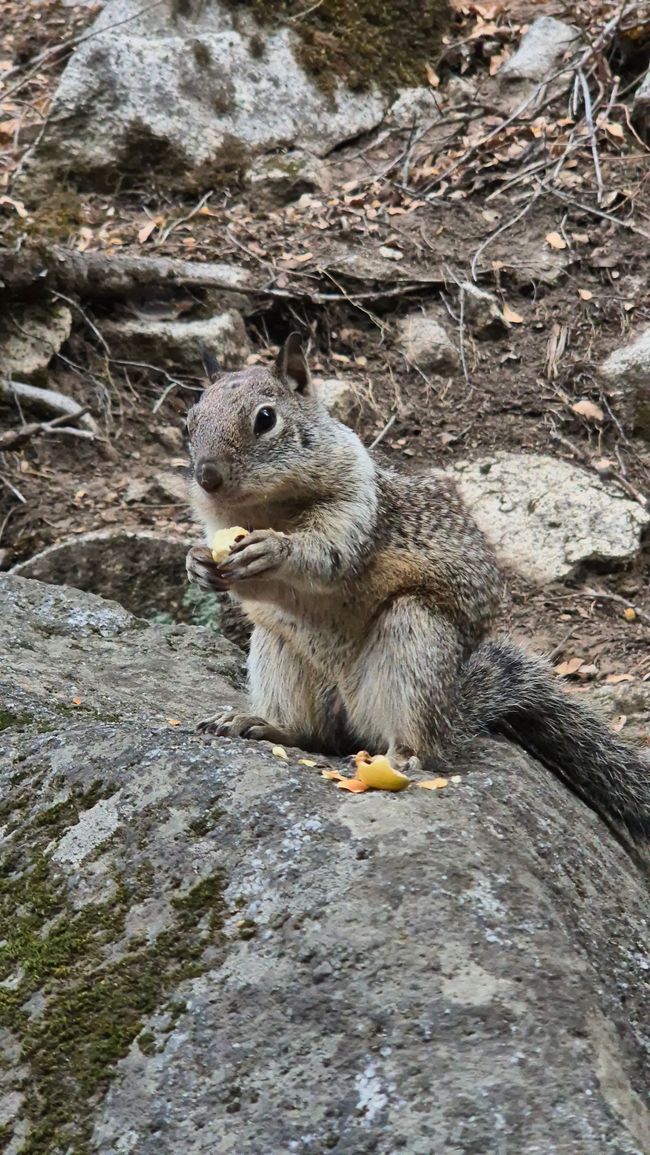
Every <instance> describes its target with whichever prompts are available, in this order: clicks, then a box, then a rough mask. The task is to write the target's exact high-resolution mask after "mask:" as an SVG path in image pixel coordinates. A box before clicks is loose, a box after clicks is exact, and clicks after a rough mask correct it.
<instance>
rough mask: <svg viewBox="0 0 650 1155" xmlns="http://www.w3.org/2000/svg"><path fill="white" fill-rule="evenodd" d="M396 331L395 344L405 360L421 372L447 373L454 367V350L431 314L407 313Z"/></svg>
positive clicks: (448, 338) (443, 330)
mask: <svg viewBox="0 0 650 1155" xmlns="http://www.w3.org/2000/svg"><path fill="white" fill-rule="evenodd" d="M399 334H400V336H399V345H400V348H401V350H402V352H403V353H404V355H405V357H406V359H407V361H410V363H411V364H412V365H415V366H416V367H417V368H418V369H421V370H422V372H423V373H427V372H430V373H447V372H451V371H453V370H454V369H457V368H458V366H459V364H460V358H459V356H458V350H457V349H456V346H455V345H454V344H453V343H452V341H451V339H450V337H449V335H448V333H447V331H446V330H445V329H444V328H443V327H442V325H441V324H440V322H439V321H436V320H435V318H434V317H430V316H428V315H427V314H426V313H408V314H407V315H406V317H403V318H402V320H401V321H400V325H399Z"/></svg>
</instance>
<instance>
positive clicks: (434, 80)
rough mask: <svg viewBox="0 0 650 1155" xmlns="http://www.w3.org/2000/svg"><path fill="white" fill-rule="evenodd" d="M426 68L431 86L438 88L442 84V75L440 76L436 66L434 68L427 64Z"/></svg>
mask: <svg viewBox="0 0 650 1155" xmlns="http://www.w3.org/2000/svg"><path fill="white" fill-rule="evenodd" d="M424 70H425V72H426V74H427V80H428V81H429V84H430V85H431V87H432V88H438V86H439V84H440V77H439V76H438V73H437V72H436V70H435V68H432V67H431V65H430V64H425V66H424Z"/></svg>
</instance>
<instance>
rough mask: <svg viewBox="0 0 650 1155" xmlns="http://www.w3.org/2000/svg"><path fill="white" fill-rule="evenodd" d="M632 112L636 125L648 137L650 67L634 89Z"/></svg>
mask: <svg viewBox="0 0 650 1155" xmlns="http://www.w3.org/2000/svg"><path fill="white" fill-rule="evenodd" d="M632 113H633V115H634V119H635V121H636V123H637V125H638V127H639V128H640V130H641V132H642V133H643V135H644V136H645V138H646V140H648V139H649V138H650V68H648V71H647V72H646V74H645V77H644V78H643V81H642V83H641V85H640V86H639V88H637V90H636V93H635V95H634V104H633V106H632Z"/></svg>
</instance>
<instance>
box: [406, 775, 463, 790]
mask: <svg viewBox="0 0 650 1155" xmlns="http://www.w3.org/2000/svg"><path fill="white" fill-rule="evenodd" d="M453 781H454V779H453V778H452V782H453ZM456 781H457V782H460V776H459V775H458V774H457V775H456ZM415 785H416V786H421V787H422V789H423V790H442V789H443V788H444V787H445V786H448V785H449V779H448V778H423V779H422V781H421V782H416V783H415Z"/></svg>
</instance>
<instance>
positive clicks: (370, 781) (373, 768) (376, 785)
mask: <svg viewBox="0 0 650 1155" xmlns="http://www.w3.org/2000/svg"><path fill="white" fill-rule="evenodd" d="M355 777H356V778H358V780H359V782H365V784H366V786H372V787H373V789H375V790H405V789H406V787H407V786H410V785H411V779H410V778H407V777H406V774H401V773H400V771H399V770H393V767H392V766H391V764H390V762H389V761H388V759H387V758H386V757H385V755H384V754H378V755H377V757H376V758H373V759H372V761H371V762H365V761H361V760H359V761H357V770H356V774H355Z"/></svg>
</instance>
